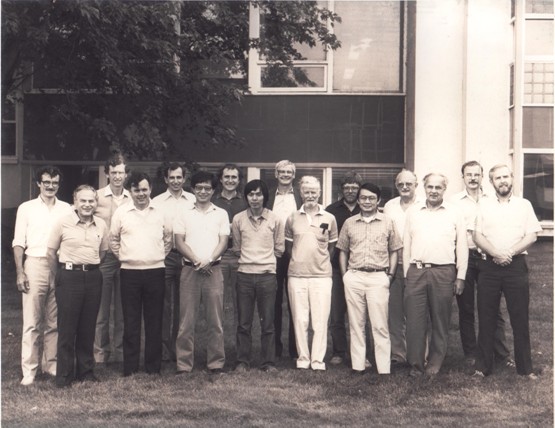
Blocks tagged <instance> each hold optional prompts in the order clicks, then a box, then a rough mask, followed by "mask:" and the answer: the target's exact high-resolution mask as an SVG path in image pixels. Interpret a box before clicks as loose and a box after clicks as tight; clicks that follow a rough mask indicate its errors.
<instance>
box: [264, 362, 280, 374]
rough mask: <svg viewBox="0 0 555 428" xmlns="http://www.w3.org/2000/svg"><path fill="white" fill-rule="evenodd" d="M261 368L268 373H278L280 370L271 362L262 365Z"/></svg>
mask: <svg viewBox="0 0 555 428" xmlns="http://www.w3.org/2000/svg"><path fill="white" fill-rule="evenodd" d="M260 370H262V371H263V372H266V373H276V372H277V371H278V369H277V367H276V366H273V365H271V364H269V365H267V366H262V367H260Z"/></svg>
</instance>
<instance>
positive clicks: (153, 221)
mask: <svg viewBox="0 0 555 428" xmlns="http://www.w3.org/2000/svg"><path fill="white" fill-rule="evenodd" d="M170 230H171V229H170V227H169V226H168V225H166V224H165V217H164V213H163V212H162V210H161V209H160V208H158V207H157V206H156V205H154V204H152V201H151V203H150V204H149V206H148V207H146V208H145V209H144V210H139V209H137V208H136V207H135V205H134V204H133V203H128V204H124V205H122V206H120V207H119V208H118V209H117V210H116V212H115V213H114V216H113V217H112V224H111V226H110V249H111V250H112V252H113V253H114V255H115V256H116V257H117V258H118V259H119V261H120V262H121V267H122V268H123V269H137V270H144V269H157V268H163V267H164V259H165V258H166V254H167V253H168V252H169V251H170V249H171V244H172V240H171V232H170Z"/></svg>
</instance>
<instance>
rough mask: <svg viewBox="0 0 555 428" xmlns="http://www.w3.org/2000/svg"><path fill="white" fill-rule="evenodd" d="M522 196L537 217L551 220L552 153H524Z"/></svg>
mask: <svg viewBox="0 0 555 428" xmlns="http://www.w3.org/2000/svg"><path fill="white" fill-rule="evenodd" d="M524 197H525V198H526V199H528V200H529V201H530V202H531V203H532V205H533V207H534V211H535V212H536V215H537V216H538V219H540V220H551V221H552V220H553V155H552V154H525V155H524Z"/></svg>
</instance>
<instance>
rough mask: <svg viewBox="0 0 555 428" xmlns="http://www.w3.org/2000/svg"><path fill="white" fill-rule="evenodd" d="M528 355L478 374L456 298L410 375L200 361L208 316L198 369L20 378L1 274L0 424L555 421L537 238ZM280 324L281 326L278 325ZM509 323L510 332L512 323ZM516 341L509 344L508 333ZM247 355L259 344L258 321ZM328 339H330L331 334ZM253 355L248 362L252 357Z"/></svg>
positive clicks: (16, 312) (230, 350) (546, 285)
mask: <svg viewBox="0 0 555 428" xmlns="http://www.w3.org/2000/svg"><path fill="white" fill-rule="evenodd" d="M529 266H530V270H531V275H530V278H531V284H530V296H531V302H530V332H531V340H532V359H533V363H534V365H535V367H536V368H543V374H542V375H541V376H540V379H539V380H538V381H535V382H534V381H530V380H528V379H527V378H522V377H520V376H517V375H516V372H515V371H514V370H510V369H504V368H500V369H498V370H497V372H496V373H495V374H494V375H493V376H490V377H488V378H486V379H485V380H482V381H476V380H474V379H473V378H470V376H469V375H468V373H469V367H467V366H465V362H464V357H463V354H462V350H461V346H460V339H459V333H458V326H457V320H458V316H457V309H456V303H455V302H454V304H453V317H452V322H451V327H450V338H449V350H448V354H447V358H446V360H445V362H444V365H443V368H442V372H441V373H440V374H439V375H438V376H437V377H436V378H435V379H431V380H426V379H416V380H415V379H412V378H409V377H408V369H407V368H401V369H397V370H395V371H394V372H393V373H392V375H391V376H386V377H379V376H378V375H377V374H376V373H375V372H371V373H369V374H366V375H365V376H362V377H359V376H356V377H353V376H352V375H351V372H350V368H349V367H347V366H344V365H342V366H328V370H327V371H326V372H313V371H310V370H306V371H305V370H303V371H298V370H294V363H293V361H291V360H289V359H282V360H280V361H279V362H278V369H279V372H278V373H272V374H268V373H262V372H260V371H259V370H256V369H251V370H250V371H249V372H247V373H243V374H233V373H227V374H225V375H223V376H221V377H218V378H217V379H214V378H211V377H210V376H209V375H208V374H207V373H206V371H205V364H204V361H205V358H206V354H205V341H204V330H205V325H204V323H202V322H199V324H198V326H197V356H196V360H195V370H194V371H193V372H192V373H191V374H189V375H185V376H175V375H174V372H175V363H164V366H163V370H162V375H161V376H148V375H146V374H144V373H141V374H138V375H135V376H132V377H130V378H123V377H122V376H121V371H122V368H121V366H119V365H117V364H115V365H108V366H100V367H97V369H96V374H97V376H98V377H99V378H100V379H101V380H102V382H101V383H98V384H92V383H89V382H87V383H83V384H79V383H76V384H74V385H73V386H72V387H71V388H69V389H64V390H59V389H57V388H56V387H55V386H54V383H53V381H52V379H48V378H42V379H38V380H37V382H35V385H34V386H31V387H22V386H20V385H19V381H20V380H21V369H20V355H21V344H20V343H21V300H20V297H19V294H18V292H17V289H16V286H15V279H14V275H13V273H12V272H3V276H2V424H3V426H6V427H8V426H9V427H13V426H24V427H29V426H41V427H55V426H56V427H58V426H79V427H81V426H101V425H102V426H154V425H156V426H197V425H202V426H217V427H223V426H339V425H359V426H360V425H366V426H392V425H393V426H405V425H406V426H500V427H501V426H502V427H506V426H541V427H543V426H553V245H552V241H543V242H538V243H536V244H535V245H534V246H533V248H532V250H531V251H530V256H529ZM284 331H287V329H286V328H284ZM225 332H226V353H227V364H226V370H228V369H231V368H232V367H233V364H234V361H235V350H234V334H233V310H232V308H231V307H230V305H229V304H228V303H227V302H226V325H225ZM508 333H510V328H509V331H508ZM508 335H509V336H511V339H510V340H511V346H512V335H511V334H508ZM254 337H255V341H254V350H253V351H254V355H255V356H258V351H259V341H258V337H259V330H258V328H257V329H256V331H255V335H254ZM328 343H330V342H328ZM256 362H257V361H255V364H256Z"/></svg>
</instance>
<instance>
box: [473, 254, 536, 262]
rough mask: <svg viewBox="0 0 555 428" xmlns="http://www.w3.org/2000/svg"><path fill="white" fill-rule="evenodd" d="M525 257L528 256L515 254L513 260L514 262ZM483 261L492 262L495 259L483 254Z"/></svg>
mask: <svg viewBox="0 0 555 428" xmlns="http://www.w3.org/2000/svg"><path fill="white" fill-rule="evenodd" d="M525 255H526V254H515V255H514V256H513V257H512V259H513V260H514V259H518V258H520V257H524V256H525ZM482 260H490V261H491V260H493V257H492V256H490V255H489V254H486V253H482Z"/></svg>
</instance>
